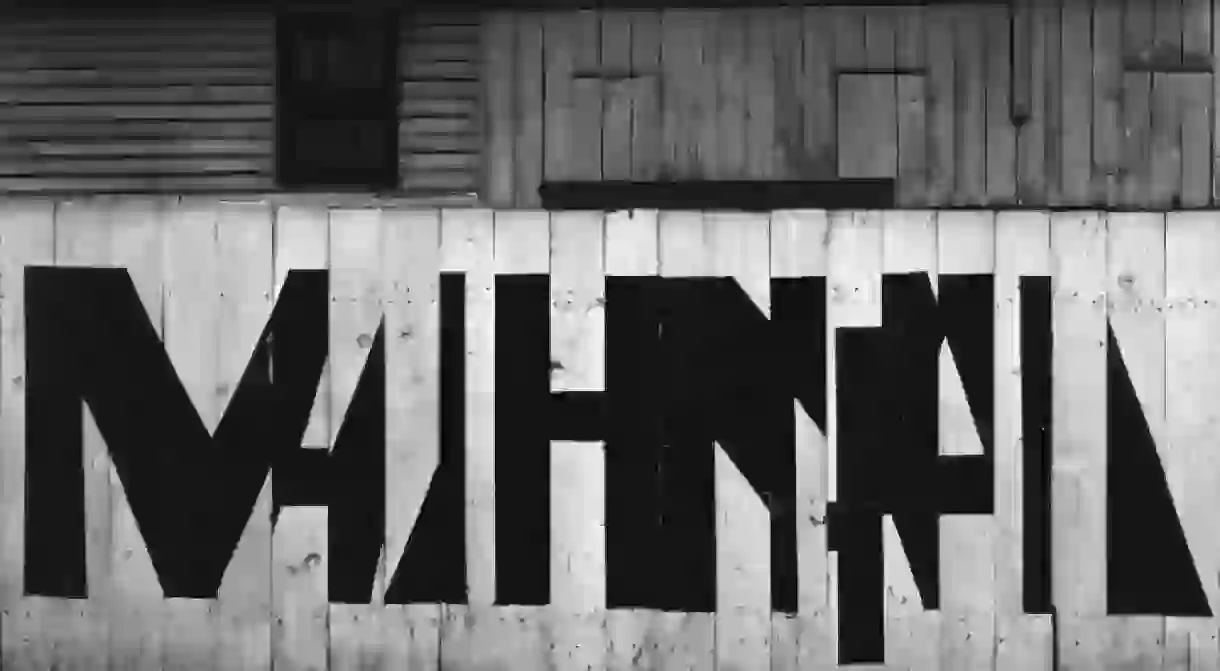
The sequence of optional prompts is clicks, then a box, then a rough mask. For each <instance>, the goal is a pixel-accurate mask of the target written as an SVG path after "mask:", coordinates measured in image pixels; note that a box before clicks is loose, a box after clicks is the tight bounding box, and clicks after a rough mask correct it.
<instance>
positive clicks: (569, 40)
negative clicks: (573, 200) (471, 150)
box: [484, 0, 1215, 209]
mask: <svg viewBox="0 0 1220 671" xmlns="http://www.w3.org/2000/svg"><path fill="white" fill-rule="evenodd" d="M485 23H486V25H485V30H486V37H485V40H484V46H485V49H487V50H488V53H489V54H496V58H494V59H489V60H488V61H487V70H486V74H485V77H486V79H487V82H488V96H489V98H488V101H489V102H488V110H489V114H490V131H489V132H490V138H489V144H488V165H489V170H490V175H491V179H490V182H489V187H488V188H489V191H488V202H489V203H490V204H491V205H492V206H496V207H503V206H510V205H515V206H518V207H534V206H537V204H538V196H537V186H538V184H539V183H540V182H541V181H542V180H544V179H545V180H601V179H606V180H625V179H631V180H655V179H670V178H672V179H761V180H772V179H785V180H788V179H810V180H825V179H835V178H857V177H883V178H893V179H895V180H896V182H897V184H896V194H897V201H896V202H898V203H899V205H900V206H902V207H928V206H933V207H937V206H996V207H999V206H1005V205H1014V204H1019V205H1024V206H1090V207H1103V206H1108V207H1110V208H1118V207H1122V208H1131V209H1137V208H1152V209H1173V208H1189V207H1200V206H1205V205H1209V204H1211V203H1212V202H1213V198H1214V189H1213V186H1212V185H1213V180H1212V172H1213V170H1212V165H1213V162H1214V161H1213V156H1214V155H1215V152H1214V151H1213V148H1214V143H1213V141H1212V137H1213V135H1214V133H1213V120H1212V116H1213V115H1212V111H1211V110H1212V107H1213V101H1214V98H1213V56H1212V39H1211V34H1212V26H1213V10H1212V2H1211V1H1210V0H1183V1H1180V2H1179V1H1176V0H1175V1H1173V2H1151V1H1150V0H1127V1H1126V2H1121V1H1119V2H1076V1H1069V2H1060V1H1059V0H1049V1H1045V0H1033V1H1031V2H1017V3H1014V9H1012V10H1010V8H1009V7H1007V6H996V5H975V6H969V5H962V4H958V3H949V4H943V5H932V6H905V7H837V6H823V7H805V8H767V9H753V10H751V9H718V10H695V9H666V10H655V11H627V10H604V11H600V12H597V11H592V10H588V11H583V12H580V11H551V12H517V13H512V12H506V13H500V14H492V15H489V16H488V18H487V19H486V22H485Z"/></svg>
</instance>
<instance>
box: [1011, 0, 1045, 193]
mask: <svg viewBox="0 0 1220 671" xmlns="http://www.w3.org/2000/svg"><path fill="white" fill-rule="evenodd" d="M1019 12H1020V17H1019V20H1020V22H1021V23H1020V24H1019V25H1021V26H1023V27H1025V28H1026V29H1027V30H1026V31H1025V33H1024V34H1025V39H1027V40H1028V42H1029V49H1028V52H1029V55H1028V60H1027V64H1028V73H1027V74H1023V75H1022V76H1023V77H1028V81H1027V82H1026V89H1027V90H1028V94H1027V95H1028V98H1029V99H1028V109H1026V110H1022V111H1023V112H1024V115H1023V116H1020V117H1018V118H1019V119H1021V120H1022V123H1021V125H1020V127H1019V128H1018V129H1017V203H1018V204H1019V205H1023V206H1030V205H1045V204H1046V202H1047V201H1046V200H1045V196H1046V172H1045V165H1046V134H1047V128H1048V125H1047V124H1048V122H1047V118H1046V114H1047V85H1046V79H1047V76H1048V73H1047V68H1048V67H1049V64H1048V62H1047V58H1046V56H1047V54H1046V31H1045V30H1043V21H1044V16H1045V14H1046V12H1047V10H1046V8H1044V7H1043V6H1042V3H1036V2H1032V1H1026V2H1024V3H1023V4H1022V5H1021V7H1020V9H1019ZM1013 46H1014V47H1018V46H1021V45H1020V43H1018V44H1014V45H1013ZM1022 63H1023V65H1024V64H1025V63H1026V61H1022ZM1017 82H1018V83H1020V82H1021V79H1018V80H1017ZM1019 90H1021V89H1019V88H1018V91H1019ZM1013 102H1014V103H1016V102H1018V101H1016V100H1014V101H1013Z"/></svg>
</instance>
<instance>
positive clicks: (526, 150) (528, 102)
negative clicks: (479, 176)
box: [513, 12, 547, 207]
mask: <svg viewBox="0 0 1220 671" xmlns="http://www.w3.org/2000/svg"><path fill="white" fill-rule="evenodd" d="M543 16H544V15H543V14H541V13H536V12H518V13H516V14H515V16H514V21H515V24H516V26H515V31H516V71H515V73H514V74H515V79H514V85H515V86H516V89H515V92H514V106H513V116H514V118H515V119H516V125H515V129H516V130H515V133H516V135H515V139H514V143H513V204H514V205H515V206H516V207H538V205H539V204H540V203H541V200H540V199H539V197H538V187H539V185H541V184H542V178H543V173H544V171H543V167H544V165H545V156H544V154H543V143H544V141H545V134H544V131H543V128H544V125H543V124H544V120H545V118H546V115H545V111H544V109H543V90H544V88H543V87H544V83H545V81H546V72H547V71H546V65H545V63H546V60H545V59H544V58H543V53H542V43H543V20H542V17H543Z"/></svg>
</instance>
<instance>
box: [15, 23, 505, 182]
mask: <svg viewBox="0 0 1220 671" xmlns="http://www.w3.org/2000/svg"><path fill="white" fill-rule="evenodd" d="M479 38H480V30H479V18H478V15H477V14H474V13H468V14H465V15H460V14H446V13H443V12H415V13H410V14H407V15H404V17H403V21H402V31H401V38H400V45H401V48H400V49H399V65H398V68H399V81H400V84H401V100H402V102H401V104H400V108H399V118H400V122H399V176H400V180H399V189H398V192H399V193H400V194H401V195H405V196H409V197H416V198H428V197H435V196H468V195H469V194H472V193H475V192H477V191H478V184H479V180H480V179H481V176H482V165H481V145H482V114H481V110H480V100H481V90H480V87H479V68H480V59H479ZM275 61H276V45H275V25H274V20H273V18H272V16H271V14H270V13H269V12H268V11H267V10H266V9H263V10H259V11H244V12H232V11H230V12H229V13H228V14H225V13H221V12H208V13H204V12H200V11H195V12H193V13H191V12H179V13H176V14H174V13H166V12H161V13H159V14H157V13H151V12H150V13H146V14H145V15H142V16H133V15H131V14H130V13H128V14H123V15H120V16H119V18H114V17H108V16H107V15H106V14H97V13H95V14H92V15H90V14H83V15H81V14H73V15H72V16H59V15H56V16H54V17H43V18H37V17H34V16H12V17H7V18H6V20H5V22H4V25H3V27H2V28H0V102H2V103H3V106H2V109H0V190H2V191H6V192H26V193H28V192H35V193H47V192H73V193H86V194H87V193H115V192H119V193H149V192H154V193H181V192H209V193H236V192H250V191H254V192H272V191H276V190H277V189H278V184H277V181H276V177H275V173H274V157H275V148H274V146H273V145H274V141H273V138H274V133H273V127H274V123H275V110H274V105H275V92H274V86H275V67H274V66H275Z"/></svg>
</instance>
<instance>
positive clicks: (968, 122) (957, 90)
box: [952, 7, 987, 206]
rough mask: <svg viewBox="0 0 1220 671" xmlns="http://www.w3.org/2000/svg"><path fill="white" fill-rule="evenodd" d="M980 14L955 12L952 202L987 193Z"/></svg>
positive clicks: (975, 201)
mask: <svg viewBox="0 0 1220 671" xmlns="http://www.w3.org/2000/svg"><path fill="white" fill-rule="evenodd" d="M984 28H985V25H984V22H983V13H982V11H981V8H979V7H961V8H957V10H956V11H955V12H954V21H953V58H954V64H953V68H954V82H953V93H954V110H953V113H954V126H955V130H956V136H955V137H954V138H953V148H954V153H953V154H952V155H953V157H954V160H955V162H956V164H955V166H954V196H953V201H952V202H953V204H954V205H975V206H977V205H980V204H982V202H983V199H984V198H985V196H986V193H987V110H986V106H987V87H986V81H985V78H986V77H987V67H986V63H987V60H986V50H985V48H984V38H985V35H984V33H983V31H984Z"/></svg>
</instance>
